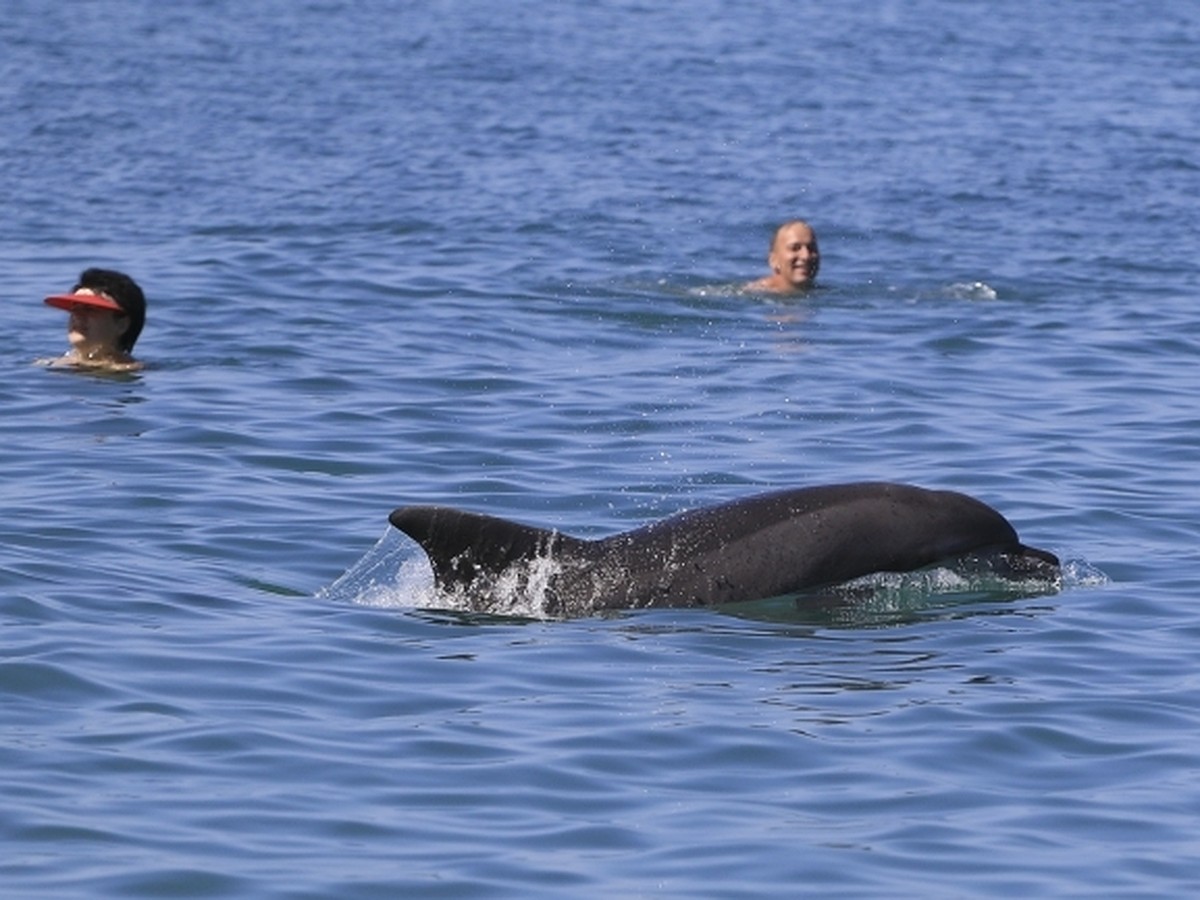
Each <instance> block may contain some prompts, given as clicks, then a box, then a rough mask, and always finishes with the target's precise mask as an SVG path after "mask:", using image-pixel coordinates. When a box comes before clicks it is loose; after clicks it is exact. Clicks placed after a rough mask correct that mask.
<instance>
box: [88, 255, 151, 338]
mask: <svg viewBox="0 0 1200 900" xmlns="http://www.w3.org/2000/svg"><path fill="white" fill-rule="evenodd" d="M80 288H91V289H92V290H93V291H96V292H98V293H101V294H107V295H108V296H109V297H112V299H113V300H114V301H115V302H116V304H117V306H119V307H121V312H122V313H124V314H125V316H126V317H127V318H128V319H129V327H128V328H126V329H125V333H124V334H122V335H121V339H120V340H119V341H118V346H120V348H121V349H122V350H123V351H125V352H126V353H129V352H130V351H131V350H133V345H134V344H135V343H136V342H137V339H138V335H139V334H141V333H142V326H143V325H145V324H146V295H145V294H143V293H142V289H141V288H140V287H138V284H137V282H136V281H134V280H133V279H132V278H130V277H129V276H128V275H126V274H125V273H124V272H116V271H114V270H112V269H84V270H83V273H82V274H81V275H80V276H79V284H77V285H75V287H74V289H73V290H75V291H77V290H79V289H80Z"/></svg>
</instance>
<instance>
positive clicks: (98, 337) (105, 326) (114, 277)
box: [41, 269, 146, 372]
mask: <svg viewBox="0 0 1200 900" xmlns="http://www.w3.org/2000/svg"><path fill="white" fill-rule="evenodd" d="M46 305H47V306H54V307H57V308H58V309H65V310H67V311H68V312H69V313H70V314H71V317H70V318H69V319H68V320H67V340H68V341H69V342H70V344H71V349H70V350H68V351H67V352H66V353H65V354H63V355H62V356H60V357H58V358H57V359H51V360H42V361H41V362H43V363H45V364H47V365H50V366H74V367H76V368H81V369H102V370H105V371H108V372H132V371H135V370H137V369H140V368H142V364H141V363H139V362H138V361H137V360H136V359H134V358H133V356H132V355H131V353H132V351H133V345H134V343H136V341H137V339H138V335H139V334H141V333H142V326H143V325H144V324H145V323H146V296H145V294H143V293H142V289H141V288H140V287H138V285H137V282H136V281H134V280H133V279H132V278H130V277H129V276H128V275H126V274H124V273H123V272H115V271H113V270H111V269H87V270H85V271H84V272H83V274H81V275H80V276H79V283H78V284H76V285H75V287H73V288H71V292H70V293H69V294H54V295H52V296H49V297H47V298H46Z"/></svg>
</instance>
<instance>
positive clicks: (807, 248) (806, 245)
mask: <svg viewBox="0 0 1200 900" xmlns="http://www.w3.org/2000/svg"><path fill="white" fill-rule="evenodd" d="M767 265H769V266H770V267H771V274H770V275H767V276H766V277H764V278H760V279H758V280H757V281H751V282H750V283H749V284H747V285H746V286H745V287H744V288H743V290H747V291H761V292H763V293H768V294H795V293H798V292H800V291H805V290H807V289H808V288H810V287H812V285H813V282H814V281H816V278H817V270H818V269H820V268H821V251H820V250H818V249H817V233H816V232H815V231H813V227H812V226H811V225H809V224H808V223H807V222H805V221H804V220H803V219H793V220H792V221H790V222H784V223H783V224H782V225H780V226H779V228H778V229H776V231H775V237H774V238H773V239H772V241H771V248H770V251H769V252H768V253H767Z"/></svg>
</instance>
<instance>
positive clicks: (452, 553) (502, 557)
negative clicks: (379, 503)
mask: <svg viewBox="0 0 1200 900" xmlns="http://www.w3.org/2000/svg"><path fill="white" fill-rule="evenodd" d="M388 521H389V522H391V523H392V525H393V526H394V527H395V528H397V529H399V530H400V531H402V532H404V533H405V534H407V535H408V536H409V537H410V538H412V539H413V540H414V541H416V542H417V543H418V544H420V545H421V549H423V550H424V551H425V554H426V555H427V556H428V557H429V562H430V565H432V566H433V575H434V579H435V580H436V582H437V585H438V587H439V588H441V589H443V590H450V589H472V587H473V586H474V587H475V588H476V589H480V588H481V589H483V590H484V591H486V590H487V589H488V586H490V584H491V583H493V582H494V581H495V579H496V578H497V577H498V576H499V575H500V574H502V573H503V572H504V571H506V570H507V569H509V568H510V567H511V566H513V565H514V564H517V563H523V564H527V563H529V562H530V561H532V560H534V559H536V558H538V557H548V556H551V555H555V554H557V553H558V552H559V551H560V550H561V549H562V548H563V547H564V546H568V545H570V546H579V545H582V544H584V543H586V542H585V541H581V540H579V539H578V538H573V537H570V536H568V535H565V534H562V533H561V532H558V531H553V530H550V529H546V528H534V527H532V526H529V525H522V524H520V523H519V522H511V521H509V520H508V519H501V518H497V517H496V516H486V515H482V514H481V513H473V512H467V511H465V510H461V509H453V508H451V507H447V506H404V507H401V508H399V509H396V510H393V511H392V514H391V515H390V516H388ZM476 582H480V583H479V584H478V585H476Z"/></svg>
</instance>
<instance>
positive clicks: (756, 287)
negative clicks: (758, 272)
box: [742, 275, 791, 294]
mask: <svg viewBox="0 0 1200 900" xmlns="http://www.w3.org/2000/svg"><path fill="white" fill-rule="evenodd" d="M742 292H743V293H747V294H786V293H791V289H790V286H787V285H783V286H781V285H780V284H779V279H778V278H777V277H776V276H774V275H767V276H765V277H763V278H756V279H754V281H748V282H746V283H745V284H744V285H742Z"/></svg>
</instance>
